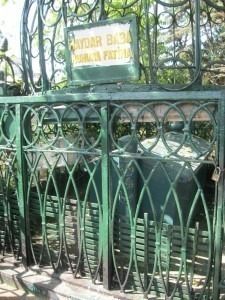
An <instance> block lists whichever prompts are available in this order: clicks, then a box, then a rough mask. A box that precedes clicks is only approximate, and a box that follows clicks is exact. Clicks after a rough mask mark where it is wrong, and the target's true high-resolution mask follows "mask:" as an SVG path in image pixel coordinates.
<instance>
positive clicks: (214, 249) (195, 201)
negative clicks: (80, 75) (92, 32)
mask: <svg viewBox="0 0 225 300" xmlns="http://www.w3.org/2000/svg"><path fill="white" fill-rule="evenodd" d="M129 16H132V17H134V16H135V17H136V19H137V24H138V26H137V32H138V36H137V39H138V44H139V51H140V53H139V54H140V55H139V60H140V61H139V63H140V69H141V74H140V79H139V80H138V81H137V82H135V83H134V82H133V83H132V84H131V83H129V84H125V83H124V82H121V83H116V84H102V85H94V84H93V85H88V86H81V87H76V86H72V85H71V86H70V85H69V84H68V82H69V79H68V76H67V73H66V69H65V59H66V57H65V54H64V50H65V41H64V38H63V37H62V34H61V33H62V30H63V29H64V28H67V27H69V26H74V25H81V24H89V23H95V22H97V21H103V20H104V21H105V20H107V19H117V18H124V17H129ZM218 16H220V18H219V19H218V18H216V17H218ZM223 20H224V4H223V2H221V1H217V2H216V3H214V2H213V3H212V1H210V0H205V1H197V0H196V1H186V0H184V1H175V0H174V1H161V0H156V1H139V0H137V1H136V0H134V1H126V2H124V1H108V0H101V1H100V0H90V1H44V0H43V1H42V0H40V1H36V0H27V1H25V6H24V12H23V22H22V32H21V37H22V38H21V42H22V63H23V69H24V83H25V87H26V94H27V95H26V96H25V95H24V96H19V97H1V98H0V120H1V123H0V130H1V131H0V132H1V135H0V157H1V160H0V162H1V176H0V179H1V180H0V200H1V201H0V224H1V228H0V240H1V242H0V246H1V253H2V254H3V256H4V257H6V256H7V255H14V257H16V258H17V259H22V262H23V264H24V265H25V266H27V267H29V266H33V265H37V266H39V267H40V268H44V269H45V268H51V269H52V270H53V271H54V272H55V273H56V272H65V271H67V272H70V274H71V276H73V277H74V282H75V283H76V282H78V281H79V279H80V278H82V279H85V280H87V281H90V280H91V281H92V282H93V283H95V284H99V283H100V284H102V285H103V287H104V288H106V289H111V290H113V291H116V290H120V291H121V292H122V293H127V294H128V295H129V296H130V295H131V294H136V293H138V294H140V295H141V297H142V296H143V297H145V298H149V297H151V296H156V297H157V298H160V297H161V298H165V299H219V298H221V297H222V295H223V291H224V285H223V282H224V280H223V279H224V274H223V265H222V259H223V255H222V254H223V246H224V242H223V237H224V227H223V224H224V174H223V173H224V172H223V171H224V149H225V148H224V146H225V145H224V127H225V124H224V114H225V107H224V100H225V97H224V93H223V91H222V88H221V87H218V86H217V87H216V86H215V85H223V76H224V68H223V64H224V60H223V55H222V51H220V49H219V44H220V42H222V40H220V38H221V35H220V33H221V31H222V30H223ZM206 34H208V35H207V36H210V40H206V39H205V37H206ZM211 45H213V47H211ZM210 47H211V48H210ZM213 49H214V50H215V49H217V50H218V51H212V53H211V52H210V51H211V50H213ZM207 51H208V52H207ZM37 61H38V67H37V66H36V65H37ZM103 75H104V74H103ZM103 77H104V76H103ZM208 84H210V86H208Z"/></svg>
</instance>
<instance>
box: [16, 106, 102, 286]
mask: <svg viewBox="0 0 225 300" xmlns="http://www.w3.org/2000/svg"><path fill="white" fill-rule="evenodd" d="M100 108H101V104H94V105H93V104H91V103H84V102H83V103H75V104H65V103H63V104H59V103H58V104H57V105H56V104H51V105H50V104H44V105H40V104H34V105H31V106H24V107H23V110H24V114H23V121H22V126H23V135H24V139H25V141H26V145H25V146H24V151H25V158H26V163H27V169H28V172H29V175H28V189H27V206H28V208H29V216H28V219H29V223H28V224H29V226H28V228H29V236H30V247H31V253H32V258H33V261H34V263H35V264H38V265H40V266H51V267H52V268H53V269H54V270H55V271H57V270H59V269H64V270H65V269H68V268H69V269H70V270H71V271H72V272H73V274H74V276H75V277H77V276H89V277H91V278H92V280H93V281H96V280H102V271H101V263H102V242H101V227H102V195H101V191H100V190H99V186H100V185H101V175H100V171H99V170H100V168H101V140H100V129H101V115H100ZM28 124H29V125H28Z"/></svg>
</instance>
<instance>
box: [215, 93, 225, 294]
mask: <svg viewBox="0 0 225 300" xmlns="http://www.w3.org/2000/svg"><path fill="white" fill-rule="evenodd" d="M224 100H225V93H224V92H223V93H221V99H220V101H219V115H218V120H219V122H218V166H219V168H220V169H221V170H224V164H225V154H224V152H225V120H224V115H225V101H224ZM216 188H217V198H216V199H215V201H216V207H215V209H216V220H215V233H214V243H215V245H214V265H215V266H214V278H213V299H219V293H220V292H219V282H220V280H221V259H222V247H223V241H224V236H223V235H224V232H223V222H224V220H223V218H224V194H225V189H224V172H221V176H220V179H219V182H218V185H217V187H216Z"/></svg>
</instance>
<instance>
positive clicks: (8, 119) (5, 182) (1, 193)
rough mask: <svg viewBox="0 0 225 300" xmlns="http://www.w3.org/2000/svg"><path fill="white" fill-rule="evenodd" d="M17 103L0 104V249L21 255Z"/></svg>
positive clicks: (2, 251)
mask: <svg viewBox="0 0 225 300" xmlns="http://www.w3.org/2000/svg"><path fill="white" fill-rule="evenodd" d="M15 118H16V117H15V105H8V104H5V105H1V106H0V120H1V128H0V224H1V225H0V228H1V229H0V230H1V233H0V239H1V242H0V249H1V254H3V255H6V254H11V255H14V257H15V258H18V257H19V255H20V217H19V203H18V180H17V157H16V150H15V138H16V131H15Z"/></svg>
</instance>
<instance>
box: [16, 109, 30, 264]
mask: <svg viewBox="0 0 225 300" xmlns="http://www.w3.org/2000/svg"><path fill="white" fill-rule="evenodd" d="M15 126H16V155H17V178H18V186H17V189H18V206H19V224H20V245H21V246H20V247H21V255H22V263H23V265H24V267H27V266H28V265H29V262H28V236H27V234H26V218H27V207H26V192H25V191H26V182H27V180H26V169H25V168H24V156H23V133H22V108H21V105H20V104H16V124H15Z"/></svg>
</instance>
